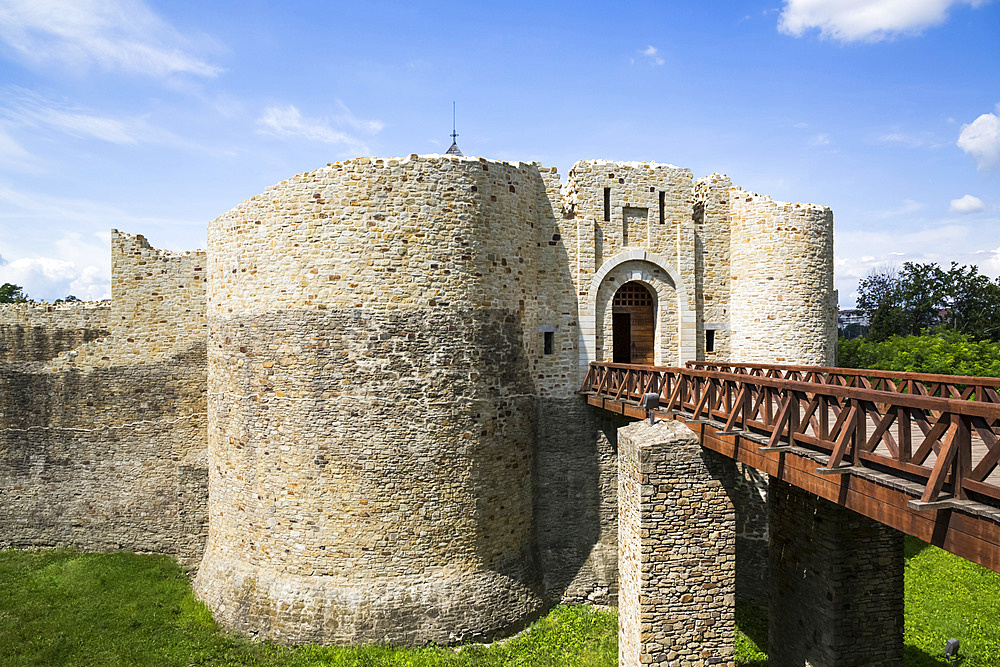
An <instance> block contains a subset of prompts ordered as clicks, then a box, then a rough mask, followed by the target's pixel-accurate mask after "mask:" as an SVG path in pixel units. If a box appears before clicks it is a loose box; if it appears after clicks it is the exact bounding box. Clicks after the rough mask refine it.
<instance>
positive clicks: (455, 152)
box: [445, 101, 465, 157]
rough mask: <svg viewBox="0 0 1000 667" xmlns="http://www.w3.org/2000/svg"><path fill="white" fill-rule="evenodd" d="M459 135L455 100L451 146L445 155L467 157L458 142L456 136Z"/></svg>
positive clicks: (452, 112)
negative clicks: (456, 128) (456, 126)
mask: <svg viewBox="0 0 1000 667" xmlns="http://www.w3.org/2000/svg"><path fill="white" fill-rule="evenodd" d="M457 136H458V132H456V131H455V102H454V101H452V103H451V147H450V148H449V149H448V150H447V151H445V155H458V156H460V157H465V156H464V155H463V154H462V151H461V150H459V148H458V143H457V142H456V141H455V137H457Z"/></svg>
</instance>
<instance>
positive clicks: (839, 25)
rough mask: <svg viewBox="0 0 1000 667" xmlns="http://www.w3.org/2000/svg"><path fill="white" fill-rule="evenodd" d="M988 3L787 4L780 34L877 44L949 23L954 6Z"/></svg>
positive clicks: (838, 0)
mask: <svg viewBox="0 0 1000 667" xmlns="http://www.w3.org/2000/svg"><path fill="white" fill-rule="evenodd" d="M987 1H988V0H785V7H784V9H782V11H781V17H780V18H779V20H778V30H780V31H781V32H783V33H785V34H787V35H792V36H794V37H801V36H803V35H804V34H806V33H808V32H809V31H811V30H813V29H818V30H819V32H820V35H821V36H822V37H825V38H828V39H835V40H838V41H841V42H855V41H866V42H877V41H880V40H883V39H888V38H891V37H894V36H896V35H900V34H917V33H920V32H921V31H923V30H924V29H925V28H929V27H931V26H935V25H939V24H941V23H944V22H945V21H946V20H947V19H948V10H949V9H950V8H951V7H952V6H954V5H971V6H973V7H979V6H981V5H983V4H986V2H987Z"/></svg>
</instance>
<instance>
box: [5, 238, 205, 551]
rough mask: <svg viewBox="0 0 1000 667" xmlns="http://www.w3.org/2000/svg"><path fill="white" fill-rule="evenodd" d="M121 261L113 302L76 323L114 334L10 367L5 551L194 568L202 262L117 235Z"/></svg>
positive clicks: (199, 481)
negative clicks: (124, 556) (129, 558)
mask: <svg viewBox="0 0 1000 667" xmlns="http://www.w3.org/2000/svg"><path fill="white" fill-rule="evenodd" d="M112 257H113V258H114V259H115V262H114V267H113V273H112V297H113V298H112V305H111V306H110V307H108V306H102V307H99V308H89V309H90V310H94V311H96V312H99V313H101V315H100V316H92V315H90V314H84V315H80V316H79V319H81V320H82V321H83V322H84V323H89V322H92V321H96V320H97V319H99V318H100V319H104V321H105V322H106V323H107V324H106V326H107V335H105V336H102V337H100V338H96V339H94V340H91V341H88V342H82V343H81V344H80V345H79V346H77V347H76V348H74V349H71V350H64V351H62V352H60V353H59V354H58V356H55V357H54V358H52V359H50V360H48V361H45V362H20V363H6V364H0V546H17V547H28V546H76V547H78V548H82V549H88V550H98V551H107V550H114V549H128V550H134V551H155V552H159V553H168V554H173V555H175V556H177V557H178V558H179V559H180V560H181V561H182V562H184V563H188V564H196V563H197V561H198V558H199V557H200V554H201V551H202V549H203V547H204V542H205V538H206V532H207V525H206V523H207V521H206V506H207V499H208V498H207V467H206V458H205V451H206V450H205V447H206V445H205V442H206V438H205V435H206V403H205V401H206V390H207V386H206V365H205V340H204V333H203V332H204V326H205V324H204V321H205V291H204V289H205V280H204V270H203V267H201V266H198V265H199V264H203V262H202V260H203V259H204V253H200V254H199V253H179V254H175V253H166V252H163V251H157V250H154V249H153V248H151V247H150V246H149V245H148V243H146V242H145V239H143V238H142V237H132V236H128V235H124V234H121V235H120V234H117V233H115V234H114V235H113V240H112ZM49 308H53V307H51V306H38V307H37V309H38V310H44V312H46V314H47V313H48V312H49V311H48V309H49ZM73 309H81V310H82V311H84V312H85V311H87V310H88V306H86V305H75V306H73V308H72V309H70V312H73ZM57 310H58V309H55V310H53V311H52V312H57ZM8 317H9V315H8ZM33 317H36V318H37V315H33ZM60 321H63V322H65V318H63V319H62V320H60ZM78 337H79V338H85V337H86V336H82V335H81V336H78Z"/></svg>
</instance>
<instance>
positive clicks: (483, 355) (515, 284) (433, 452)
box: [195, 155, 544, 644]
mask: <svg viewBox="0 0 1000 667" xmlns="http://www.w3.org/2000/svg"><path fill="white" fill-rule="evenodd" d="M542 187H544V186H543V185H542V184H541V181H540V179H539V177H538V174H537V168H535V167H534V166H533V165H522V164H508V163H495V162H487V161H483V160H475V159H471V158H455V157H438V156H429V157H417V156H415V155H414V156H410V158H408V159H400V160H369V159H366V158H361V159H357V160H352V161H349V162H345V163H337V164H333V165H329V166H328V167H326V168H324V169H320V170H318V171H315V172H312V173H309V174H303V175H300V176H297V177H295V178H293V179H290V180H288V181H285V182H283V183H280V184H278V185H275V186H273V187H270V188H268V189H267V190H265V192H264V193H263V194H261V195H258V196H256V197H253V198H251V199H249V200H247V201H246V202H244V203H243V204H241V205H240V206H238V207H237V208H235V209H233V210H232V211H230V212H228V213H226V214H224V215H222V216H220V217H219V218H218V219H216V220H215V221H213V222H212V223H211V224H210V226H209V230H208V248H209V258H210V259H209V296H208V321H209V329H210V332H209V378H208V382H209V392H210V399H209V436H208V438H209V452H210V462H209V468H210V477H209V515H210V518H209V538H208V543H207V546H206V551H205V556H204V560H203V562H202V565H201V568H200V569H199V571H198V576H197V579H196V581H195V588H196V591H197V594H198V595H199V597H200V598H201V599H202V600H204V601H205V602H206V603H208V605H209V606H210V607H211V609H212V611H213V613H214V614H215V618H216V619H217V620H218V621H219V622H220V623H222V624H223V625H224V626H226V627H228V628H233V629H238V630H240V631H243V632H247V633H250V634H252V635H258V636H262V637H269V638H274V639H277V640H280V641H283V642H288V643H298V642H306V641H317V642H322V643H336V644H346V643H364V642H389V643H396V644H417V643H424V642H429V641H434V642H449V641H456V640H460V639H466V638H470V637H477V636H485V635H491V634H494V633H496V632H499V631H503V630H504V629H507V628H509V627H511V626H515V625H517V624H519V623H521V622H523V621H524V620H525V619H526V618H527V617H529V616H530V615H531V614H533V613H534V612H535V611H536V610H538V609H539V607H540V606H541V604H542V602H541V600H540V598H539V596H538V593H537V589H538V579H539V575H538V572H537V567H536V564H535V560H534V555H533V549H532V493H531V470H532V438H533V418H532V414H533V399H532V398H531V395H532V386H531V379H530V373H529V372H528V360H527V356H526V353H525V345H524V331H523V328H524V324H523V315H524V309H525V300H526V291H527V290H528V289H529V287H528V286H529V285H533V284H534V280H535V277H534V276H533V275H532V274H531V269H530V268H529V267H530V265H531V262H530V261H529V258H530V253H531V252H532V247H534V246H535V245H536V243H535V240H534V236H533V229H534V220H535V218H536V216H537V211H536V210H535V209H536V206H537V202H538V199H539V188H542Z"/></svg>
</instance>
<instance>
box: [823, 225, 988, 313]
mask: <svg viewBox="0 0 1000 667" xmlns="http://www.w3.org/2000/svg"><path fill="white" fill-rule="evenodd" d="M834 236H835V238H834V244H835V256H834V280H835V283H836V285H835V286H836V289H837V290H839V292H840V299H841V306H842V307H849V306H850V304H851V303H852V302H853V300H854V299H855V298H856V296H857V295H856V290H857V286H858V281H859V280H860V279H861V278H864V277H865V275H867V274H868V272H869V271H870V270H871V269H873V268H876V267H879V266H883V265H887V264H891V265H894V266H902V264H903V263H904V262H925V263H926V262H936V263H937V264H939V265H941V266H948V265H949V264H950V263H951V262H953V261H954V262H958V263H959V264H973V265H975V266H978V267H979V270H980V271H982V272H983V273H985V274H987V275H990V276H995V275H997V274H998V273H1000V247H998V246H1000V220H997V219H983V220H977V221H976V222H969V223H967V224H959V223H957V222H954V221H948V220H943V221H936V222H930V221H920V220H913V219H911V220H908V221H906V222H905V223H903V224H894V225H890V224H888V223H887V222H879V223H872V224H868V225H866V226H864V228H861V229H859V228H858V227H857V226H855V227H854V228H852V229H845V228H843V227H841V228H840V229H839V230H838V229H835V230H834ZM972 248H997V250H995V251H994V250H970V249H972Z"/></svg>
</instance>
